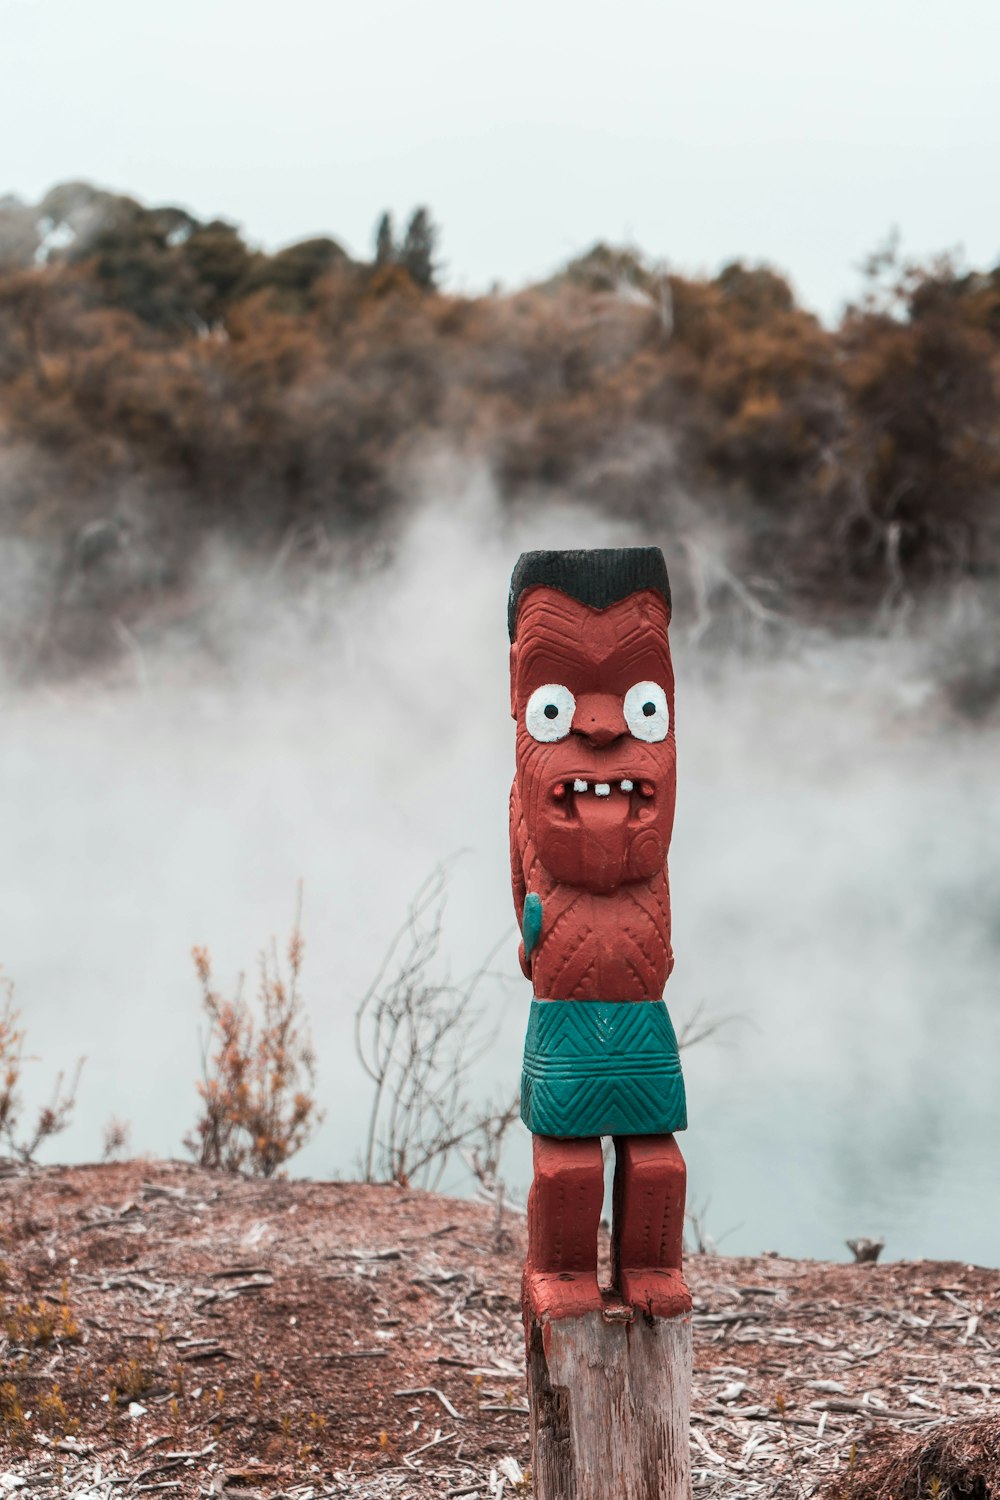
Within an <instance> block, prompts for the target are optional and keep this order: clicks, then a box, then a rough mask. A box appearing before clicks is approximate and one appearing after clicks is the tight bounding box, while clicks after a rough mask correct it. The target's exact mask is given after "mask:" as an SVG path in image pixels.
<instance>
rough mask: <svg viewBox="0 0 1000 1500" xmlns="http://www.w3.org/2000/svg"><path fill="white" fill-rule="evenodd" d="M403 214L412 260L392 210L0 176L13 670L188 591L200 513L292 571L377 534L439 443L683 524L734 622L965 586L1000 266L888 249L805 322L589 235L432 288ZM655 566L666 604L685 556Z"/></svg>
mask: <svg viewBox="0 0 1000 1500" xmlns="http://www.w3.org/2000/svg"><path fill="white" fill-rule="evenodd" d="M424 229H425V239H426V244H425V245H424V247H423V252H422V253H423V255H424V258H423V260H421V259H420V258H419V257H417V258H416V259H415V258H414V255H413V254H412V253H411V251H412V247H411V250H410V251H405V246H404V247H400V246H399V245H398V244H397V243H396V242H394V241H393V240H392V237H391V233H390V234H389V238H388V240H386V239H385V237H384V236H383V240H382V241H381V242H380V249H379V255H378V257H377V259H376V260H375V261H373V262H371V263H367V262H359V261H356V260H353V259H351V258H350V257H349V256H348V255H347V254H346V253H345V252H344V250H343V249H342V248H341V247H340V246H339V245H338V243H337V242H336V240H335V239H330V238H317V239H311V240H308V241H305V242H303V243H301V244H298V245H293V246H290V247H288V248H286V249H284V250H281V251H279V252H278V253H276V254H273V255H269V254H265V253H263V252H261V251H259V250H257V249H255V248H254V247H252V246H250V245H248V244H247V242H246V241H245V240H244V238H243V237H242V236H241V234H240V232H239V231H238V229H237V228H236V227H235V226H233V225H231V224H229V223H227V222H225V221H223V220H213V221H211V222H201V221H198V220H197V219H195V218H194V217H193V216H192V215H190V214H188V213H187V212H185V211H184V210H181V209H177V208H171V207H163V208H157V207H153V208H148V207H144V206H143V205H141V204H139V203H138V202H137V201H136V200H134V199H131V198H127V197H124V196H120V195H114V194H109V193H103V192H98V191H97V190H96V189H93V188H91V187H89V186H88V185H87V184H80V183H76V184H65V185H63V186H62V187H59V188H56V189H53V191H52V192H51V193H50V194H49V195H48V196H47V197H46V198H45V199H44V200H43V202H42V203H40V204H37V205H26V204H23V203H19V202H17V201H16V200H13V199H10V198H7V199H3V200H0V560H2V569H3V581H4V590H3V595H4V598H3V603H2V605H0V651H2V652H3V655H4V657H5V659H6V660H7V662H8V664H9V672H10V675H11V676H12V677H13V679H14V680H15V681H32V680H35V679H38V678H49V679H52V678H58V677H61V676H67V675H71V674H73V673H75V672H78V671H79V670H80V669H81V668H88V667H90V666H92V665H94V664H95V663H100V662H101V661H105V660H108V659H109V658H114V657H115V656H116V655H119V654H120V653H121V652H122V651H123V650H125V649H127V648H128V642H129V641H138V642H139V643H140V644H141V642H142V641H143V639H144V637H147V636H149V635H150V634H155V632H156V631H157V630H159V629H162V628H163V627H164V624H165V622H168V621H173V622H176V621H177V620H178V619H181V620H187V619H190V618H193V617H196V616H197V612H198V610H199V608H200V607H202V605H203V600H200V599H199V598H198V596H197V592H196V591H195V592H192V579H193V578H194V577H195V575H196V570H197V565H198V563H199V560H200V559H201V558H202V557H203V556H204V553H205V549H206V547H208V546H210V545H211V544H212V543H213V542H214V541H217V540H218V539H220V538H224V539H225V541H226V544H227V545H228V546H230V547H232V548H233V549H235V550H236V552H237V553H238V554H239V555H241V556H243V557H245V558H247V559H252V560H256V561H258V562H260V561H264V562H266V563H267V564H268V565H269V566H271V567H273V568H280V569H283V570H286V571H291V572H292V573H294V572H295V570H297V569H299V570H301V569H313V568H316V567H320V568H323V567H330V566H332V565H334V564H336V563H338V562H339V563H343V562H344V561H345V560H351V559H354V558H356V557H357V555H358V553H359V552H361V553H368V552H370V551H371V549H372V547H373V545H374V543H375V542H376V541H380V542H381V541H385V540H388V542H389V544H390V545H391V538H392V534H393V528H394V525H395V523H396V522H397V521H398V520H399V518H400V517H401V516H404V515H405V514H406V513H407V510H408V508H409V507H411V506H412V504H413V494H414V490H415V488H416V481H415V478H414V476H415V473H416V472H418V471H419V467H420V464H421V462H422V461H423V460H424V459H425V458H426V455H427V454H428V453H429V452H439V451H441V450H444V451H446V452H447V453H448V454H449V455H452V456H454V457H457V458H458V459H459V460H460V461H462V460H467V461H469V462H470V463H473V462H474V463H476V464H478V465H480V466H485V467H486V469H487V470H488V472H489V474H490V475H491V476H492V480H493V482H494V483H495V485H496V487H497V490H498V492H499V495H500V497H501V501H502V503H503V504H504V505H506V506H508V507H512V508H517V507H524V506H529V505H533V504H537V503H539V502H540V501H545V500H547V499H552V498H556V499H559V498H566V497H571V498H573V499H574V500H576V501H580V502H583V503H584V504H586V505H590V506H593V507H595V508H596V509H597V510H599V511H600V512H601V513H602V514H606V515H611V516H614V517H619V518H622V519H623V520H626V521H635V522H639V523H641V525H642V527H643V530H644V532H645V533H646V534H647V535H649V537H650V538H651V539H653V540H660V541H664V542H666V543H667V544H668V546H669V547H670V549H671V555H672V556H678V555H681V556H688V557H689V561H690V555H691V554H692V549H694V548H695V547H696V546H702V544H703V543H704V542H705V541H706V539H708V542H709V543H710V549H709V550H710V551H711V552H712V554H713V556H715V557H716V558H717V559H721V561H722V562H723V563H724V565H725V567H726V569H728V570H729V576H730V578H731V580H732V581H733V584H734V597H736V598H737V599H738V600H739V601H740V607H751V608H753V609H754V610H755V611H756V612H757V614H758V615H759V616H760V617H763V618H771V617H790V618H793V619H801V620H816V619H820V620H824V621H834V622H837V621H843V622H849V623H854V624H857V623H859V622H860V623H862V624H864V623H866V622H867V623H871V622H873V621H875V620H880V621H883V622H884V620H885V618H886V615H887V613H888V614H889V615H892V614H905V613H906V612H908V611H911V610H912V609H913V607H914V606H915V605H916V606H919V605H920V604H921V602H922V601H924V600H925V599H927V598H929V597H932V596H937V595H938V594H940V593H941V592H942V591H948V590H954V589H955V587H956V586H960V587H962V588H967V589H972V590H979V591H980V592H981V593H982V595H983V597H989V596H990V593H991V587H992V586H993V585H995V581H996V577H997V570H998V566H1000V507H998V496H1000V445H998V442H997V433H998V431H1000V268H993V269H990V270H983V271H973V270H965V269H962V268H960V267H958V266H956V265H954V264H952V263H950V262H948V261H946V260H942V261H941V262H939V263H935V264H933V265H928V266H922V267H919V266H917V267H915V266H907V265H905V264H902V263H901V262H900V261H899V259H898V257H896V256H895V254H894V253H892V252H886V253H885V254H883V255H881V256H875V257H873V260H872V265H871V267H870V268H869V269H870V275H869V278H868V280H867V282H866V290H865V292H864V294H863V296H862V297H861V298H860V299H859V303H858V305H857V306H855V307H853V308H851V309H849V310H848V311H847V312H846V314H845V316H844V318H843V320H842V321H841V323H840V325H839V326H838V327H836V328H826V327H824V326H823V325H822V324H821V323H820V322H819V321H818V320H817V319H816V318H815V317H814V316H813V315H812V314H811V313H809V312H808V311H806V310H805V309H803V308H802V307H801V306H799V305H798V304H797V303H796V300H795V298H794V295H793V293H792V290H791V288H790V286H789V284H788V282H787V281H786V280H785V279H784V278H783V277H782V276H781V275H780V274H779V273H777V272H776V271H774V270H771V269H769V268H766V267H754V266H747V265H743V264H740V263H734V264H732V265H730V266H728V267H726V268H725V269H724V270H723V271H722V272H721V273H720V274H719V275H718V276H715V277H712V278H701V279H699V278H696V277H690V276H683V275H679V274H676V273H675V272H673V271H668V270H666V269H665V268H663V267H660V266H656V265H652V264H649V263H646V262H644V261H643V260H642V259H641V258H640V257H639V256H638V255H636V254H635V253H632V252H630V251H621V250H614V249H609V248H608V247H605V246H597V247H595V248H594V249H593V250H592V251H590V252H589V253H588V254H586V255H584V256H582V257H581V258H580V259H578V260H576V261H574V262H573V263H571V264H570V265H569V266H568V267H567V268H566V269H565V270H564V271H563V272H562V273H560V274H559V275H558V276H556V277H554V278H553V279H552V280H551V281H549V282H547V283H545V284H543V285H539V286H534V287H528V288H525V289H523V290H520V291H516V292H510V293H504V292H499V291H498V292H496V293H494V294H491V295H488V296H480V297H463V296H455V295H445V294H443V293H441V292H440V291H437V290H435V287H434V276H433V265H432V261H431V258H430V248H431V247H432V245H433V242H434V231H433V228H432V226H430V225H429V224H425V226H424ZM404 251H405V253H404ZM679 571H680V573H682V574H684V576H681V577H680V578H679V583H680V588H681V593H682V595H683V594H684V593H685V591H686V594H687V596H688V599H689V600H690V596H691V595H692V593H697V591H698V589H699V588H702V587H704V586H707V585H706V584H705V578H704V576H703V574H704V569H702V572H701V573H699V569H698V567H697V566H695V565H694V564H693V563H692V566H691V567H690V568H689V569H688V570H686V571H685V570H679ZM688 574H689V575H690V576H687V575H688ZM992 593H993V594H995V587H993V588H992ZM987 633H988V628H987Z"/></svg>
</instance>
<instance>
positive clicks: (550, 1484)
mask: <svg viewBox="0 0 1000 1500" xmlns="http://www.w3.org/2000/svg"><path fill="white" fill-rule="evenodd" d="M527 1332H528V1340H529V1342H528V1404H529V1406H530V1408H531V1466H532V1477H533V1484H534V1494H535V1497H536V1500H688V1497H689V1496H690V1494H691V1460H690V1455H689V1451H688V1441H689V1440H688V1423H689V1408H690V1399H691V1320H690V1318H689V1317H683V1316H682V1317H676V1318H663V1319H661V1318H644V1317H643V1316H642V1315H641V1314H639V1315H638V1316H637V1315H636V1314H635V1312H634V1310H633V1309H632V1308H630V1307H615V1306H614V1305H613V1304H612V1303H611V1302H610V1301H609V1304H608V1306H607V1308H606V1309H605V1310H604V1311H602V1312H591V1313H584V1314H582V1315H581V1316H579V1317H572V1318H559V1319H556V1320H555V1321H553V1322H552V1323H550V1324H549V1325H547V1326H546V1327H543V1326H542V1325H541V1324H539V1323H538V1322H537V1320H535V1319H533V1318H530V1317H529V1319H528V1329H527Z"/></svg>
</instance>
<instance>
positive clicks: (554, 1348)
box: [508, 547, 691, 1500]
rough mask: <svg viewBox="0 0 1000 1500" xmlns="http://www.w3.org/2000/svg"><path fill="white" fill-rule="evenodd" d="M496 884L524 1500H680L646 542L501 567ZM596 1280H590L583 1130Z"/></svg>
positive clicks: (678, 1307) (659, 580) (670, 1036)
mask: <svg viewBox="0 0 1000 1500" xmlns="http://www.w3.org/2000/svg"><path fill="white" fill-rule="evenodd" d="M508 617H509V625H510V637H511V713H512V715H513V717H514V719H515V720H516V722H517V771H516V775H515V779H514V785H513V788H512V791H511V807H510V822H511V878H512V885H513V891H514V904H515V908H516V911H517V916H518V921H519V923H520V925H521V933H522V943H521V949H520V959H521V966H522V968H523V970H524V973H525V975H526V976H528V977H529V978H530V979H531V980H532V985H533V990H534V998H533V999H532V1002H531V1012H530V1018H529V1022H528V1031H527V1037H526V1040H525V1051H524V1068H523V1072H522V1079H521V1116H522V1119H523V1120H524V1122H525V1124H526V1125H527V1126H528V1128H529V1130H531V1132H532V1135H533V1138H534V1181H533V1183H532V1188H531V1193H530V1196H529V1200H528V1257H527V1261H526V1264H525V1270H524V1281H523V1295H522V1303H523V1312H524V1328H525V1342H526V1351H527V1364H528V1400H529V1406H530V1413H531V1442H532V1465H533V1484H534V1494H535V1497H536V1500H689V1497H690V1494H691V1464H690V1452H689V1444H688V1435H689V1413H690V1392H691V1319H690V1312H691V1299H690V1295H689V1293H688V1289H687V1286H686V1285H685V1282H684V1277H683V1272H682V1269H681V1241H682V1231H683V1222H684V1196H685V1168H684V1161H683V1158H682V1157H681V1154H680V1151H679V1149H678V1147H677V1143H676V1141H675V1140H674V1134H673V1133H674V1131H677V1130H683V1129H684V1128H685V1126H686V1124H687V1117H686V1103H685V1096H684V1084H683V1079H682V1077H681V1071H680V1061H679V1057H678V1052H677V1042H676V1038H675V1036H674V1031H673V1027H672V1026H671V1023H670V1018H669V1015H668V1014H667V1010H666V1006H665V1005H664V1003H663V1000H662V998H661V997H662V994H663V988H664V984H665V983H666V980H667V978H668V976H669V974H670V970H671V968H672V967H673V953H672V950H671V946H670V893H669V883H668V879H667V851H668V849H669V845H670V836H671V831H672V828H673V817H674V800H675V760H676V747H675V740H674V724H673V717H674V713H673V711H674V682H673V668H672V665H671V661H670V648H669V644H668V626H669V621H670V586H669V583H668V580H667V572H666V567H665V565H664V562H663V557H662V555H661V553H660V552H659V550H658V549H656V548H652V547H645V548H625V549H608V550H603V551H594V552H531V553H525V554H524V555H523V556H522V557H521V559H520V560H519V562H518V564H517V567H516V568H515V570H514V576H513V578H512V579H511V590H510V601H509V611H508ZM602 1136H612V1137H613V1138H614V1145H615V1190H614V1216H613V1223H612V1268H611V1270H612V1284H611V1286H608V1287H602V1286H600V1285H599V1284H598V1279H597V1233H598V1224H599V1220H600V1216H601V1208H602V1203H603V1196H604V1164H603V1157H602V1151H601V1137H602Z"/></svg>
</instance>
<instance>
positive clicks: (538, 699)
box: [524, 682, 576, 744]
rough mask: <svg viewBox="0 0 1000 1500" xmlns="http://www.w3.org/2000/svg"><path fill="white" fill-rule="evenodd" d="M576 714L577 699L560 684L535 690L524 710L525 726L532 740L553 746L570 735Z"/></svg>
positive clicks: (553, 683)
mask: <svg viewBox="0 0 1000 1500" xmlns="http://www.w3.org/2000/svg"><path fill="white" fill-rule="evenodd" d="M575 713H576V699H575V698H574V697H573V694H572V693H571V692H570V690H569V688H565V687H561V686H560V685H559V683H558V682H549V683H546V685H545V687H540V688H535V691H534V692H533V693H532V695H531V697H530V698H529V699H528V706H527V708H526V709H525V710H524V726H525V728H526V729H527V731H528V733H529V734H530V735H531V737H532V739H536V740H541V741H542V742H543V743H544V744H551V743H552V742H553V741H554V740H564V739H565V738H566V736H567V735H568V734H569V731H570V726H571V724H572V723H573V715H574V714H575Z"/></svg>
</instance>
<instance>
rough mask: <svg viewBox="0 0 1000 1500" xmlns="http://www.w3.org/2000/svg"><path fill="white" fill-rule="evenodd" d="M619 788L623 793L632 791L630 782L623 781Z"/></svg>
mask: <svg viewBox="0 0 1000 1500" xmlns="http://www.w3.org/2000/svg"><path fill="white" fill-rule="evenodd" d="M620 786H621V789H622V791H623V792H630V791H631V790H632V783H631V781H623V782H621V783H620Z"/></svg>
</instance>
